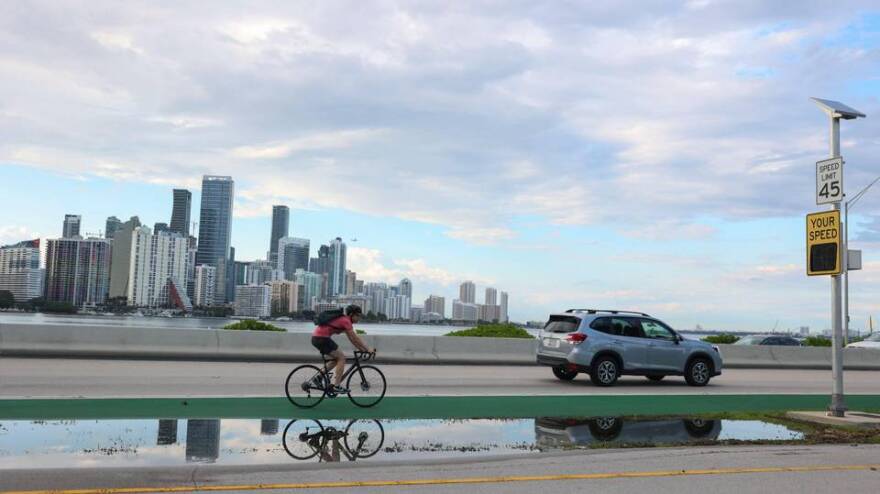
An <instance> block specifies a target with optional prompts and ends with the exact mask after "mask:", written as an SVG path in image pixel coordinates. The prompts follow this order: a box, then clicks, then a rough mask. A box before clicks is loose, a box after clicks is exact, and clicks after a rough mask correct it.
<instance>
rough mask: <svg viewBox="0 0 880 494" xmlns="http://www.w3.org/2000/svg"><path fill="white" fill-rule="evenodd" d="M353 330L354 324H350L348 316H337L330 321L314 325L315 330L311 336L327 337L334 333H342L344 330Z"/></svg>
mask: <svg viewBox="0 0 880 494" xmlns="http://www.w3.org/2000/svg"><path fill="white" fill-rule="evenodd" d="M353 330H354V326H353V325H352V324H351V318H350V317H348V316H339V317H337V318H336V319H334V320H332V321H330V323H329V324H325V325H323V326H318V327H316V328H315V331H314V332H312V336H320V337H322V338H329V337H331V336H333V335H335V334H342V333H344V332H346V331H353Z"/></svg>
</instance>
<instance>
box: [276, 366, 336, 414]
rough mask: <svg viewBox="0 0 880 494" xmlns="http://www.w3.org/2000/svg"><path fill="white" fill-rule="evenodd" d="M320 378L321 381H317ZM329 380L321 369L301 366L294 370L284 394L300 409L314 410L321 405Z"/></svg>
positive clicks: (285, 386)
mask: <svg viewBox="0 0 880 494" xmlns="http://www.w3.org/2000/svg"><path fill="white" fill-rule="evenodd" d="M318 377H320V378H319V379H316V378H318ZM326 381H327V379H326V378H325V376H324V373H323V372H321V369H319V368H317V367H315V366H314V365H308V364H306V365H301V366H299V367H297V368H296V369H293V370H292V371H291V372H290V374H289V375H288V376H287V381H285V383H284V392H285V393H286V394H287V399H288V400H290V402H291V403H293V404H294V405H296V406H298V407H300V408H312V407H313V406H315V405H317V404H318V403H321V400H323V399H324V396H325V395H326V394H327V392H326V391H325V389H324V388H325V385H326Z"/></svg>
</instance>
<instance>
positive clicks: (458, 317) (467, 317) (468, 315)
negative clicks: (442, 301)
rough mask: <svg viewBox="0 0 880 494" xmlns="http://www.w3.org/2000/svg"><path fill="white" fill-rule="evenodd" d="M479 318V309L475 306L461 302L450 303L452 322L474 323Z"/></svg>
mask: <svg viewBox="0 0 880 494" xmlns="http://www.w3.org/2000/svg"><path fill="white" fill-rule="evenodd" d="M479 318H480V307H479V306H478V305H477V304H472V303H468V302H462V301H461V300H453V301H452V320H454V321H466V322H476V321H477V320H478V319H479Z"/></svg>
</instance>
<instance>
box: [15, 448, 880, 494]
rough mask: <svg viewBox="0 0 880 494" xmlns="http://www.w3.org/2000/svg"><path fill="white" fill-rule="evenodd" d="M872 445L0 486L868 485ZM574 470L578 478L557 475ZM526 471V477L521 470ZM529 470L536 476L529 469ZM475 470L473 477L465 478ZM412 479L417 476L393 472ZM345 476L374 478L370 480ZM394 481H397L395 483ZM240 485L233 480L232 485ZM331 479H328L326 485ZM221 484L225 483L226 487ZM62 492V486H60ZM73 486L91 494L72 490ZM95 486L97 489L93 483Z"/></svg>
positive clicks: (439, 488) (63, 477) (64, 475)
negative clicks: (479, 480) (356, 483)
mask: <svg viewBox="0 0 880 494" xmlns="http://www.w3.org/2000/svg"><path fill="white" fill-rule="evenodd" d="M878 458H880V446H878V445H861V446H850V445H825V446H789V447H785V446H736V447H689V448H656V449H620V450H611V449H599V450H587V451H573V452H561V453H549V454H548V453H545V454H536V455H524V456H517V457H506V458H504V457H495V458H474V459H468V460H466V461H462V460H455V461H445V462H433V463H428V464H426V463H391V464H390V463H383V464H378V463H373V464H369V463H367V462H364V463H358V462H353V463H337V464H327V463H310V464H291V465H282V466H277V465H276V466H254V467H218V466H185V467H176V468H163V469H155V468H154V469H149V468H145V469H118V470H116V469H109V470H108V469H104V470H99V469H83V470H77V471H76V472H72V471H71V470H45V471H42V472H41V473H40V475H34V472H33V471H30V472H27V471H4V472H3V475H0V491H13V490H19V491H20V490H34V489H108V490H106V491H102V492H103V494H116V493H119V492H122V491H114V490H113V489H123V488H127V487H128V488H130V487H153V488H168V487H172V488H178V489H184V490H186V489H192V490H191V491H185V492H206V491H205V490H204V489H203V490H201V491H200V490H199V488H200V487H205V486H210V487H211V488H213V489H215V490H223V491H224V492H255V491H257V492H260V491H262V492H278V491H279V490H281V491H288V490H291V491H292V490H293V489H295V491H296V492H301V491H305V492H324V491H327V492H334V493H346V492H358V493H389V492H390V493H394V492H401V493H403V492H431V493H434V492H441V493H445V492H468V493H496V492H497V493H533V492H536V491H538V490H539V491H540V492H652V493H663V492H673V493H678V494H680V493H690V492H695V493H703V492H712V493H713V494H720V493H728V492H729V493H736V494H741V493H743V492H780V493H783V492H784V493H787V492H798V493H813V492H815V493H826V492H847V493H853V494H855V493H875V492H877V486H878V485H880V471H878V464H880V460H878ZM570 476H579V477H580V478H566V477H570ZM527 477H533V478H531V479H527ZM535 477H536V478H535ZM474 479H482V481H481V482H479V483H474ZM410 481H421V482H424V483H423V484H422V485H412V484H408V485H407V484H404V485H400V484H399V483H400V482H410ZM351 482H374V483H375V484H373V486H371V487H364V486H349V487H346V486H345V485H346V484H347V483H351ZM395 483H398V485H394V484H395ZM236 486H237V487H240V489H236V488H235V487H236ZM331 487H332V489H328V488H331ZM227 489H229V490H228V491H227ZM61 493H62V494H64V491H61ZM79 494H92V492H89V491H85V492H83V491H80V493H79ZM94 494H98V492H97V491H94Z"/></svg>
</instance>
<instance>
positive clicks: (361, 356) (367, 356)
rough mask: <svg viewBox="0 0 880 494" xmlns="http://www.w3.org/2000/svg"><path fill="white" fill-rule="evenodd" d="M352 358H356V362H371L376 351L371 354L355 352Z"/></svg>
mask: <svg viewBox="0 0 880 494" xmlns="http://www.w3.org/2000/svg"><path fill="white" fill-rule="evenodd" d="M354 356H355V357H357V358H358V360H373V359H375V358H376V351H375V350H374V351H372V352H363V351H360V350H355V352H354Z"/></svg>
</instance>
